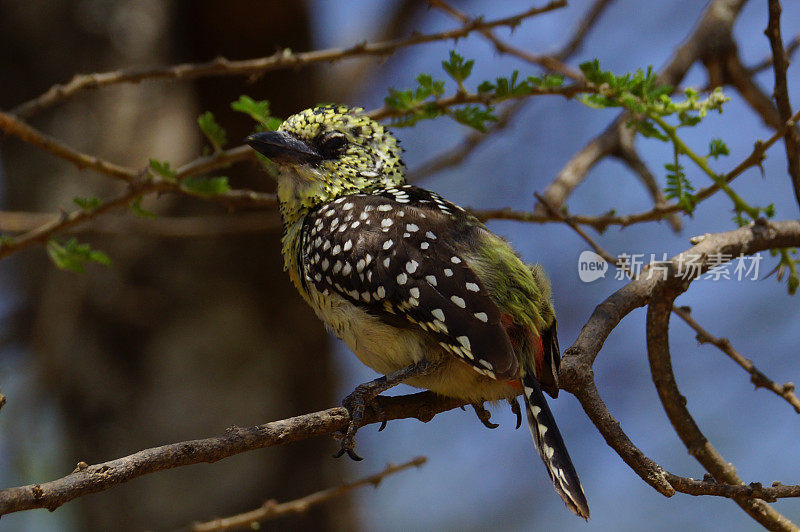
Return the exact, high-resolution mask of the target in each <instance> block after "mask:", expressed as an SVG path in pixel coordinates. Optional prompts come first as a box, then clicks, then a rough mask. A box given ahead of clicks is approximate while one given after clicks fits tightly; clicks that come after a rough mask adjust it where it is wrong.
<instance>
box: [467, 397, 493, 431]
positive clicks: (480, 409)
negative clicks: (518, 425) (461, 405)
mask: <svg viewBox="0 0 800 532" xmlns="http://www.w3.org/2000/svg"><path fill="white" fill-rule="evenodd" d="M472 408H473V409H474V410H475V414H476V415H477V416H478V419H480V420H481V423H483V426H484V427H486V428H487V429H496V428H497V427H499V426H500V425H498V424H497V423H492V422H491V421H490V420H491V419H492V413H491V412H489V411H488V410H486V408H485V407H484V406H483V405H482V404H480V403H472Z"/></svg>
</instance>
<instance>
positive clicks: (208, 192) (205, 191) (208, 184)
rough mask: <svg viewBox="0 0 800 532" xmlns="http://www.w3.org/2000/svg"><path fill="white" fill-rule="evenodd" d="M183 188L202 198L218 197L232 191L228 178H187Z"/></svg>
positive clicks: (182, 185)
mask: <svg viewBox="0 0 800 532" xmlns="http://www.w3.org/2000/svg"><path fill="white" fill-rule="evenodd" d="M181 188H182V189H184V190H186V191H188V192H192V193H194V194H198V195H200V196H216V195H219V194H225V193H226V192H229V191H230V190H231V187H230V185H229V184H228V178H227V177H222V176H220V177H187V178H186V179H184V180H183V181H181Z"/></svg>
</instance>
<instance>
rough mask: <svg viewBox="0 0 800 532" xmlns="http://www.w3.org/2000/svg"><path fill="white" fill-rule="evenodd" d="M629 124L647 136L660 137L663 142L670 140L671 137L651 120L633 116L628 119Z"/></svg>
mask: <svg viewBox="0 0 800 532" xmlns="http://www.w3.org/2000/svg"><path fill="white" fill-rule="evenodd" d="M628 126H629V127H630V126H633V128H634V129H636V131H638V132H639V133H641V134H642V135H644V136H645V137H648V138H652V139H658V140H660V141H663V142H669V137H668V136H666V135H665V134H664V133H662V132H661V130H660V129H658V128H657V127H656V126H654V125H653V123H652V122H651V121H650V120H647V119H637V118H632V119H631V120H629V121H628Z"/></svg>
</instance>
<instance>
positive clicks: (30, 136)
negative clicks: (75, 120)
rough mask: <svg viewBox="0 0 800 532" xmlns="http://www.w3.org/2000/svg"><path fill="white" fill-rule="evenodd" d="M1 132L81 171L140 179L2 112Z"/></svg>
mask: <svg viewBox="0 0 800 532" xmlns="http://www.w3.org/2000/svg"><path fill="white" fill-rule="evenodd" d="M0 131H2V132H4V133H6V134H9V135H13V136H15V137H17V138H19V139H20V140H22V141H23V142H27V143H28V144H33V145H34V146H36V147H38V148H41V149H43V150H45V151H47V152H50V153H52V154H53V155H55V156H56V157H60V158H62V159H64V160H67V161H69V162H71V163H72V164H74V165H75V166H77V167H78V169H79V170H83V169H84V168H91V169H92V170H96V171H97V172H100V173H101V174H105V175H107V176H111V177H114V178H117V179H121V180H123V181H126V182H128V183H131V182H133V181H134V180H135V179H136V178H137V177H138V173H137V172H136V171H134V170H131V169H130V168H125V167H124V166H119V165H116V164H114V163H111V162H108V161H104V160H103V159H100V158H99V157H95V156H93V155H87V154H85V153H81V152H79V151H77V150H74V149H72V148H70V147H69V146H67V145H66V144H64V143H63V142H60V141H58V140H56V139H54V138H52V137H48V136H47V135H45V134H44V133H41V132H39V131H37V130H36V129H34V128H32V127H31V126H29V125H28V124H26V123H25V122H23V121H22V120H20V119H19V118H16V117H15V116H12V115H10V114H8V113H4V112H2V111H0Z"/></svg>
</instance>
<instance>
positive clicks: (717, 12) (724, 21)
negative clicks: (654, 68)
mask: <svg viewBox="0 0 800 532" xmlns="http://www.w3.org/2000/svg"><path fill="white" fill-rule="evenodd" d="M746 2H747V0H713V1H712V2H711V3H710V4H709V6H708V8H706V10H705V11H704V12H703V15H702V16H701V18H700V21H699V22H698V23H697V25H696V26H695V28H694V30H692V33H691V34H690V35H689V37H687V38H686V40H685V41H684V42H683V43H682V44H681V45H680V46H679V47H678V48H677V49H676V50H675V53H674V54H673V55H672V57H671V58H670V60H669V61H668V63H667V64H666V65H665V66H664V67H663V68H662V69H661V71H660V72H659V75H658V79H659V82H660V83H662V84H666V85H672V86H677V85H678V84H679V83H680V82H681V80H682V79H683V77H684V76H685V75H686V73H687V72H688V71H689V68H690V67H691V66H692V65H693V64H694V63H695V62H696V61H697V60H698V59H700V58H702V57H703V56H704V55H707V54H709V53H710V52H714V53H720V52H721V51H722V50H726V49H729V48H730V47H733V48H734V49H735V46H736V44H735V42H734V40H733V34H732V29H733V23H734V22H735V21H736V17H737V16H738V14H739V11H741V9H742V7H744V4H745V3H746ZM629 118H630V116H629V114H628V113H627V112H623V113H620V115H619V116H617V118H616V119H615V120H614V121H613V122H612V123H611V124H610V125H609V126H608V127H607V128H606V129H605V130H604V131H603V132H602V133H601V134H600V135H598V136H596V137H594V138H593V139H592V140H590V141H589V143H587V144H586V146H584V147H583V148H582V149H580V150H579V151H578V152H577V153H575V155H573V156H572V157H571V158H570V159H569V161H567V163H566V164H565V165H564V166H563V167H562V169H561V170H560V171H559V172H558V174H557V175H556V177H555V179H553V181H552V183H550V185H548V186H547V188H545V191H544V193H543V194H542V196H543V197H544V198H546V199H547V201H548V203H549V204H550V205H552V206H554V207H556V208H560V207H561V205H563V204H564V202H566V200H567V198H568V197H569V195H570V194H571V193H572V191H573V190H574V189H575V188H576V187H577V186H578V185H579V184H580V183H582V182H583V180H584V179H585V178H586V176H587V175H588V173H589V170H591V169H592V168H593V167H594V166H595V165H596V164H597V163H598V162H600V160H602V159H603V158H605V157H607V156H609V155H611V154H613V153H617V152H619V150H620V149H621V147H622V138H623V134H624V131H623V130H624V128H625V123H626V122H627V121H628V119H629ZM637 175H638V174H637ZM536 209H538V210H534V212H535V213H536V214H542V213H543V212H544V211H543V209H544V207H542V206H541V205H537V207H536ZM654 210H658V205H656V209H654Z"/></svg>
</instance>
